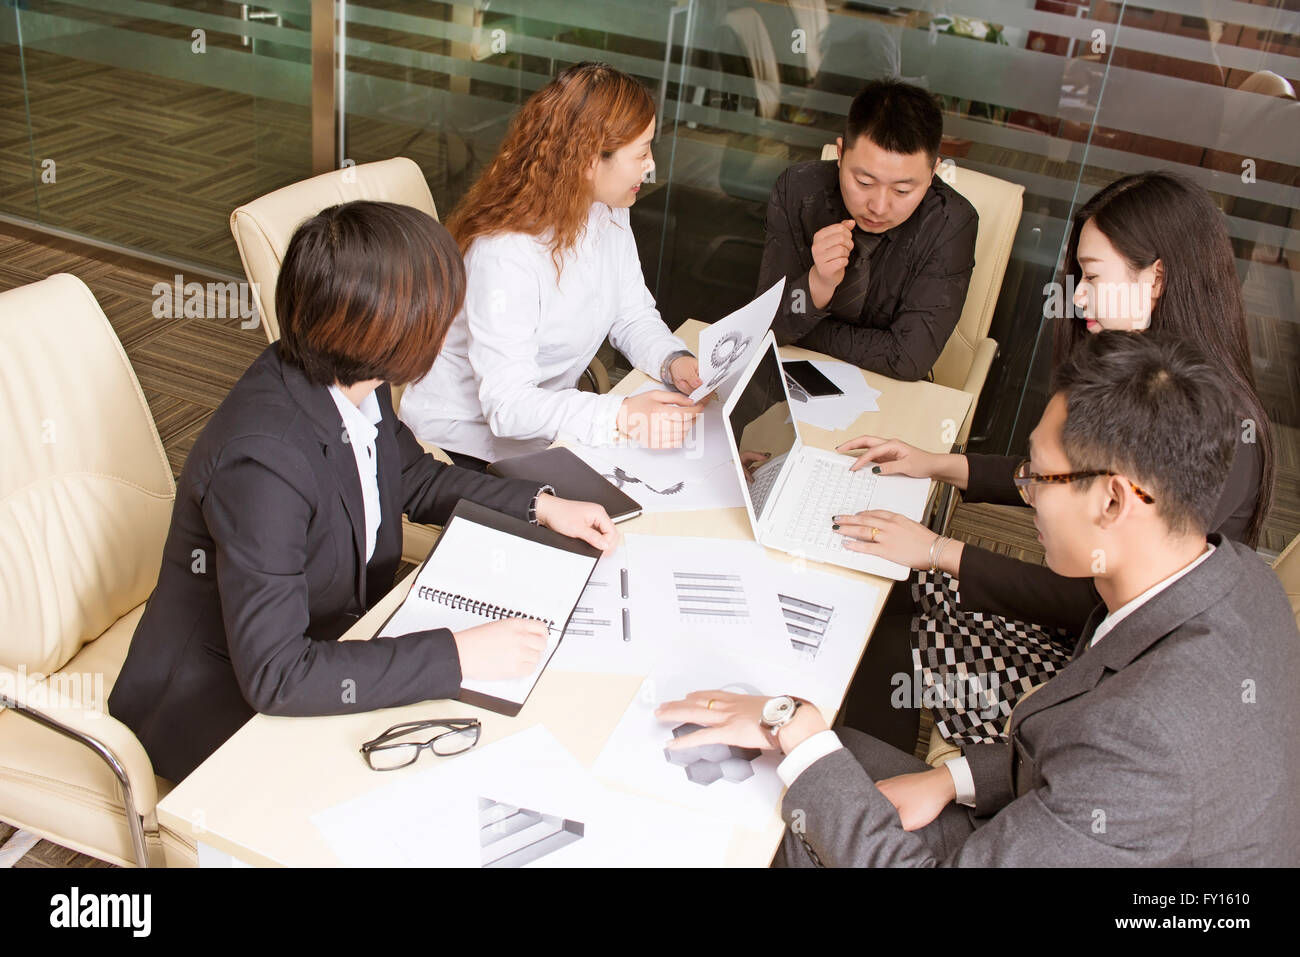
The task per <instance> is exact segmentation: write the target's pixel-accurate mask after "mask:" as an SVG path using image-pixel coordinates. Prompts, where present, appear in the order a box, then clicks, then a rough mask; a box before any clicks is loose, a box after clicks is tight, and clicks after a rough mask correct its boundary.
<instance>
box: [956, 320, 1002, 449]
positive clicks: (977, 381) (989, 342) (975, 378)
mask: <svg viewBox="0 0 1300 957" xmlns="http://www.w3.org/2000/svg"><path fill="white" fill-rule="evenodd" d="M997 354H998V344H997V340H995V339H989V338H987V337H985V338H984V339H981V340H980V341H979V342H978V343H977V344H976V346H975V355H974V356H973V357H972V358H971V363H970V371H969V372H967V373H966V381H965V382H964V383H963V384H962V387H961V389H962V391H963V392H969V393H970V394H971V403H970V411H969V412H967V413H966V421H965V422H963V423H962V425H961V431H960V432H959V433H958V435H957V444H958V445H959V446H962V447H963V448H964V447H965V445H966V441H967V440H968V439H969V438H970V427H971V423H972V422H974V421H975V407H976V406H978V405H979V401H980V393H981V392H983V391H984V380H985V379H987V378H988V375H989V369H990V368H991V367H992V365H993V357H994V356H996V355H997Z"/></svg>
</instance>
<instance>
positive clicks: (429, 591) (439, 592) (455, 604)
mask: <svg viewBox="0 0 1300 957" xmlns="http://www.w3.org/2000/svg"><path fill="white" fill-rule="evenodd" d="M415 594H416V596H417V597H419V598H423V599H424V600H425V601H431V602H435V603H436V604H439V605H446V606H447V607H448V608H454V609H456V610H457V611H467V612H469V613H470V614H471V615H478V616H479V617H481V618H490V619H492V620H494V621H499V620H501V619H502V618H528V619H531V620H532V621H540V622H542V623H543V624H545V625H546V627H547V628H548V629H554V628H555V621H554V620H553V619H551V618H542V617H540V616H538V615H530V614H528V613H527V612H522V611H516V610H514V609H513V608H506V607H505V606H504V605H494V604H492V603H491V602H486V601H478V600H477V599H474V598H469V597H467V596H465V595H459V594H456V593H454V592H449V591H446V590H445V589H442V588H430V587H429V586H428V585H421V586H420V587H419V588H417V589H416V590H415Z"/></svg>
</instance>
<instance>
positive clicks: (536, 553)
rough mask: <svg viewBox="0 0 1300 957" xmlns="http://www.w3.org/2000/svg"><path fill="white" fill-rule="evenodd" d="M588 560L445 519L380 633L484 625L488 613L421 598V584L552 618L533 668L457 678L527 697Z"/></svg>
mask: <svg viewBox="0 0 1300 957" xmlns="http://www.w3.org/2000/svg"><path fill="white" fill-rule="evenodd" d="M595 564H596V560H595V559H593V558H588V557H586V556H584V555H578V554H575V553H574V552H566V551H561V550H560V549H556V548H548V547H546V546H545V545H541V544H539V543H537V542H532V541H529V540H527V539H523V538H519V537H518V536H515V535H508V534H506V533H505V532H500V531H497V530H496V529H494V528H488V527H487V526H485V525H479V524H478V523H476V522H471V521H468V520H466V519H463V518H458V519H456V520H454V521H452V522H451V523H450V524H448V526H447V528H446V530H444V531H443V533H442V537H441V539H440V540H439V542H438V546H437V548H435V549H434V551H433V554H432V555H431V556H430V557H429V560H428V561H427V562H426V563H425V564H424V566H423V567H422V568H421V569H420V574H419V575H417V576H416V580H415V585H414V586H413V587H412V589H411V592H410V594H409V595H408V596H407V598H406V600H405V601H404V602H403V603H402V605H401V607H400V608H398V610H397V612H396V613H395V614H394V615H393V617H392V618H390V619H389V621H388V623H387V624H386V625H385V626H384V628H383V629H382V630H381V631H380V635H381V636H392V635H405V634H409V633H411V632H414V631H427V630H429V629H431V628H450V629H451V630H452V631H459V630H462V629H465V628H473V627H475V626H476V625H484V624H487V623H488V622H489V621H492V620H494V618H493V617H490V616H485V615H479V614H475V613H474V612H472V611H469V610H465V609H462V608H454V607H450V606H448V605H446V604H443V603H441V602H438V601H433V600H427V599H425V598H423V597H421V596H422V594H425V593H424V592H422V589H429V590H432V591H433V592H437V593H440V594H449V595H454V596H462V597H464V598H469V599H473V600H475V601H479V602H486V603H488V604H492V605H498V606H502V607H503V608H505V609H506V610H507V611H510V612H515V613H517V614H514V615H512V614H504V615H499V616H496V617H502V618H512V617H519V616H527V617H533V618H538V619H541V620H543V621H547V620H549V621H554V622H555V628H554V629H553V630H552V632H551V634H550V638H549V639H548V641H547V647H546V652H545V653H544V654H543V655H542V658H541V661H540V662H539V664H538V666H537V668H536V670H535V671H533V672H532V673H531V674H528V675H525V676H523V677H521V678H512V679H505V680H499V681H475V680H464V681H462V682H461V687H462V688H468V689H470V690H472V691H479V692H482V693H484V694H489V695H492V696H494V697H497V698H504V699H505V700H507V701H514V702H522V701H523V700H524V699H525V698H527V697H528V693H529V692H530V691H531V690H532V687H533V685H534V684H535V683H536V682H537V678H538V677H539V676H540V675H541V673H542V669H543V668H544V667H545V666H546V662H547V660H548V659H549V658H550V656H551V654H552V653H553V652H554V651H555V648H556V646H557V645H558V644H559V641H560V635H561V630H562V628H563V624H564V620H565V619H566V618H567V617H568V614H569V609H571V608H572V607H573V604H574V602H575V601H577V598H578V595H579V594H580V587H581V585H582V582H583V581H584V579H585V578H586V576H587V573H588V571H589V570H590V569H592V568H593V567H594V566H595Z"/></svg>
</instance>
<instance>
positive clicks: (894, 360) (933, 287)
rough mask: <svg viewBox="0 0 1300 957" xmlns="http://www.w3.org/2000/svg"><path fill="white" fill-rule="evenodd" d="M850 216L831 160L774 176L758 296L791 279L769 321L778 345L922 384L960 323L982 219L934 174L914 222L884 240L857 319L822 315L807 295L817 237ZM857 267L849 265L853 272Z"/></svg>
mask: <svg viewBox="0 0 1300 957" xmlns="http://www.w3.org/2000/svg"><path fill="white" fill-rule="evenodd" d="M849 218H850V217H849V214H848V210H847V209H845V207H844V200H843V198H841V196H840V181H839V168H838V166H836V164H835V162H834V161H831V160H824V161H815V162H811V163H799V164H796V165H795V166H791V167H790V168H789V169H787V170H786V171H785V172H784V173H782V174H781V175H780V177H778V178H777V181H776V185H775V186H773V187H772V196H771V199H770V200H769V201H768V204H767V230H766V234H765V239H764V245H763V263H762V266H761V267H760V268H759V273H758V289H759V292H763V291H764V290H766V289H768V288H769V287H771V285H772V284H773V283H775V282H776V281H777V280H778V279H780V278H781V277H782V276H784V277H785V280H786V286H785V295H784V297H783V298H782V300H781V308H780V310H779V311H778V312H777V314H776V318H775V319H774V320H773V322H772V331H773V332H774V333H775V335H776V341H777V342H778V343H779V344H780V345H783V346H784V345H788V344H790V343H798V344H799V345H801V346H804V347H805V348H808V349H815V350H816V351H818V352H825V353H827V354H828V355H832V356H834V357H835V358H837V359H843V360H844V361H845V362H852V363H853V364H854V365H856V366H859V367H860V368H863V369H868V370H870V371H872V372H880V373H883V374H884V375H887V376H891V377H892V378H895V379H905V380H908V381H913V380H916V379H924V378H925V377H926V376H927V375H928V374H929V372H930V368H931V367H932V366H933V365H934V363H935V360H936V359H938V358H939V353H941V352H942V351H943V347H944V345H945V344H946V343H947V342H948V337H949V336H951V335H952V331H953V329H955V328H956V327H957V320H958V319H959V318H961V310H962V307H963V306H964V305H965V303H966V289H967V288H968V287H969V286H970V277H971V272H972V270H974V268H975V234H976V232H977V230H978V228H979V215H978V214H977V213H976V212H975V207H974V206H972V205H971V204H970V203H969V202H968V201H967V200H966V199H965V197H963V196H962V195H961V194H960V193H958V192H956V191H955V190H954V189H953V188H952V187H951V186H949V185H948V184H947V183H945V182H944V181H943V180H941V179H940V178H939V177H938V176H935V177H934V178H933V180H932V181H931V183H930V186H929V188H928V189H927V190H926V192H925V196H924V197H923V198H922V200H921V203H920V205H919V206H917V207H916V209H915V210H914V211H913V212H912V215H911V216H909V217H908V218H907V219H906V220H905V221H904V222H902V223H900V224H899V225H897V226H895V227H894V228H893V229H891V230H888V231H887V232H885V233H882V234H881V235H882V237H883V240H882V242H881V243H880V245H879V246H878V247H877V248H876V250H875V252H874V253H873V254H872V257H871V280H870V285H869V286H868V287H867V298H866V301H865V303H864V304H863V307H862V312H861V314H859V315H856V316H847V315H836V314H834V313H833V312H831V310H830V306H832V305H833V304H834V300H832V302H830V303H827V308H823V309H817V308H815V307H814V306H813V302H812V294H811V293H810V292H809V290H808V270H810V269H811V268H812V265H813V258H812V241H813V236H814V235H816V233H817V231H818V230H819V229H822V228H824V227H826V226H829V225H831V224H832V223H838V222H841V221H843V220H845V219H849ZM854 255H855V256H856V255H857V254H856V253H854ZM853 264H854V260H853V259H850V262H849V268H850V269H852V268H853Z"/></svg>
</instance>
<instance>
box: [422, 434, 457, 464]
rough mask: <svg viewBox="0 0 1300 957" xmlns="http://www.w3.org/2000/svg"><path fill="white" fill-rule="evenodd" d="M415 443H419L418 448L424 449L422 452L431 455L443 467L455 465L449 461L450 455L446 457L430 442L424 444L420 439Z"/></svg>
mask: <svg viewBox="0 0 1300 957" xmlns="http://www.w3.org/2000/svg"><path fill="white" fill-rule="evenodd" d="M416 441H417V442H419V443H420V448H422V449H424V451H426V452H428V453H429V454H430V455H432V456H433V457H434V458H435V459H437V460H438V461H439V462H442V463H443V464H444V465H455V464H456V463H454V462H453V461H452V460H451V456H450V455H448V454H447V453H446V452H444V451H443V450H442V449H440V448H439V447H438V446H436V445H434V444H433V443H432V442H425V441H424V440H422V439H417V440H416Z"/></svg>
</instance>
